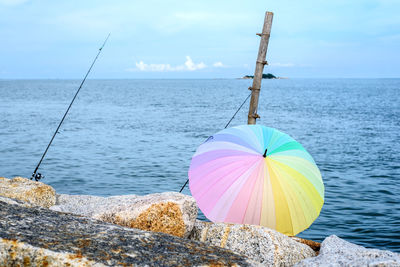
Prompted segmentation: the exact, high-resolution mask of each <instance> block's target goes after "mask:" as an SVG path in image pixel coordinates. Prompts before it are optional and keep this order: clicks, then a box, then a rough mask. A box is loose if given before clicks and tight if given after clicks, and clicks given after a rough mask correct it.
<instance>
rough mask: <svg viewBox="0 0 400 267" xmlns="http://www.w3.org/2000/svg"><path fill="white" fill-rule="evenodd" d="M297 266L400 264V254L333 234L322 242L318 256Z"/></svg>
mask: <svg viewBox="0 0 400 267" xmlns="http://www.w3.org/2000/svg"><path fill="white" fill-rule="evenodd" d="M295 266H332V267H333V266H337V267H339V266H354V267H355V266H360V267H361V266H400V254H398V253H394V252H391V251H387V250H379V249H367V248H364V247H362V246H359V245H355V244H352V243H350V242H347V241H345V240H343V239H340V238H339V237H337V236H335V235H331V236H329V237H327V238H325V240H324V241H323V242H322V244H321V249H320V252H319V255H318V256H317V257H314V258H309V259H305V260H303V261H301V262H299V263H298V264H296V265H295Z"/></svg>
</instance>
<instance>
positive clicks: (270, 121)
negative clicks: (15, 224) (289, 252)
mask: <svg viewBox="0 0 400 267" xmlns="http://www.w3.org/2000/svg"><path fill="white" fill-rule="evenodd" d="M79 83H80V81H79V80H0V101H1V104H0V176H5V177H13V176H17V175H18V176H24V177H30V176H31V174H32V172H33V170H34V168H35V167H36V165H37V163H38V161H39V160H40V157H41V155H42V153H43V152H44V150H45V148H46V146H47V144H48V142H49V141H50V138H51V136H52V134H53V132H54V130H55V129H56V127H57V125H58V123H59V121H60V119H61V118H62V116H63V114H64V112H65V110H66V109H67V107H68V104H69V102H70V101H71V99H72V97H73V95H74V94H75V91H76V90H77V87H78V86H79ZM250 85H251V80H238V79H226V80H224V79H223V80H89V81H87V83H86V84H85V86H84V87H83V89H82V90H81V93H80V94H79V96H78V98H77V100H76V101H75V103H74V105H73V106H72V108H71V110H70V113H69V114H68V116H67V118H66V120H65V122H64V124H63V125H62V127H61V129H60V131H59V134H57V136H56V138H55V140H54V142H53V144H52V146H51V147H50V149H49V151H48V154H47V156H46V157H45V159H44V161H43V162H42V164H41V166H40V169H39V172H41V173H42V174H43V175H44V176H45V178H44V179H43V182H45V183H48V184H49V185H51V186H53V187H54V188H55V189H56V191H57V192H58V193H66V194H90V195H100V196H110V195H122V194H139V195H143V194H149V193H155V192H164V191H179V190H180V188H181V186H182V185H183V184H184V183H185V181H186V179H187V171H188V167H189V164H190V160H191V157H192V155H193V153H194V152H195V150H196V148H197V146H199V145H200V144H201V143H202V142H204V141H205V139H207V138H208V137H209V136H210V135H212V134H213V133H216V132H218V131H219V130H221V129H223V128H224V127H225V125H226V123H227V122H228V121H229V119H230V118H231V117H232V115H233V114H234V112H235V111H236V109H237V108H238V107H239V106H240V104H241V103H242V102H243V101H244V99H245V98H246V97H247V96H248V94H249V93H250V91H248V90H247V88H248V87H249V86H250ZM399 103H400V79H288V80H263V86H262V89H261V94H260V101H259V109H258V113H259V115H260V116H261V118H260V119H259V120H258V121H257V123H258V124H263V125H266V126H269V127H274V128H277V129H279V130H281V131H283V132H285V133H287V134H289V135H291V136H292V137H293V138H295V139H296V140H297V141H299V142H300V143H301V144H302V145H303V146H304V147H305V148H306V149H307V150H308V152H309V153H310V154H311V155H312V156H313V158H314V159H315V161H316V163H317V165H318V166H319V168H320V170H321V173H322V177H323V180H324V184H325V204H324V206H323V208H322V211H321V214H320V216H319V218H318V219H317V220H316V221H315V222H314V224H312V226H311V227H310V228H309V229H308V230H306V231H304V232H303V233H301V234H300V236H301V237H303V238H308V239H312V240H315V241H321V240H323V238H324V237H326V236H328V235H331V234H335V235H338V236H339V237H341V238H344V239H346V240H349V241H351V242H354V243H356V244H360V245H363V246H366V247H374V248H380V249H390V250H392V251H397V252H400V104H399ZM247 112H248V102H247V103H246V104H245V105H244V107H243V108H242V110H240V111H239V113H238V114H237V115H236V117H235V119H234V120H233V121H232V122H231V125H230V126H235V125H240V124H246V123H247ZM183 192H184V193H185V194H190V191H189V189H188V188H187V187H186V188H185V190H184V191H183ZM200 217H201V218H202V219H205V218H204V216H203V215H200Z"/></svg>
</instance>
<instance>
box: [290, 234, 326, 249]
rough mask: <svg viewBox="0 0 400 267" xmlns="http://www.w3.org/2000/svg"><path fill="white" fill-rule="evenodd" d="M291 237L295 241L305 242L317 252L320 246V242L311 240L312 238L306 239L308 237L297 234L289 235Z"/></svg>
mask: <svg viewBox="0 0 400 267" xmlns="http://www.w3.org/2000/svg"><path fill="white" fill-rule="evenodd" d="M290 238H291V239H293V240H294V241H296V242H299V243H302V244H306V245H307V246H309V247H310V248H312V249H313V250H314V251H316V252H319V250H320V248H321V243H318V242H315V241H312V240H308V239H303V238H300V237H297V236H291V237H290Z"/></svg>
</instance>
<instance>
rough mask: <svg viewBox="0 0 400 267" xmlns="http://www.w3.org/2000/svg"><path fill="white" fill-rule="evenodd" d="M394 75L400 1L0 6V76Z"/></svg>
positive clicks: (171, 0)
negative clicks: (268, 21)
mask: <svg viewBox="0 0 400 267" xmlns="http://www.w3.org/2000/svg"><path fill="white" fill-rule="evenodd" d="M266 10H268V11H272V12H274V21H273V26H272V33H271V39H270V45H269V50H268V55H267V60H268V62H269V63H270V65H269V66H268V67H267V69H266V70H265V72H271V73H274V74H275V75H277V76H283V77H306V78H307V77H327V78H329V77H378V78H379V77H399V76H400V75H399V73H400V64H399V62H400V52H399V51H400V15H399V13H400V1H399V0H353V1H344V0H331V1H322V0H321V1H308V0H305V1H295V0H281V1H265V0H264V1H258V0H257V1H255V0H249V1H235V0H231V1H209V0H202V1H188V0H186V1H178V0H164V1H153V0H147V1H136V0H130V1H121V0H115V1H101V0H98V1H73V0H70V1H63V0H58V1H49V0H37V1H30V0H0V36H1V39H0V40H1V42H0V78H81V77H82V76H83V75H84V73H85V72H86V70H87V68H88V67H89V65H90V63H91V60H92V59H93V58H94V56H95V54H96V53H97V49H98V47H99V46H100V45H101V43H102V42H103V41H104V39H105V37H106V36H107V34H108V33H109V32H111V37H110V39H109V42H108V44H107V45H106V48H105V49H104V50H103V53H102V55H101V57H100V59H99V61H98V63H97V65H96V66H95V68H94V70H93V73H92V74H91V76H90V77H91V78H236V77H241V76H243V75H245V74H252V73H253V72H254V65H255V61H256V56H257V50H258V46H259V37H258V36H256V35H255V33H257V32H260V31H261V28H262V24H263V20H264V15H265V11H266Z"/></svg>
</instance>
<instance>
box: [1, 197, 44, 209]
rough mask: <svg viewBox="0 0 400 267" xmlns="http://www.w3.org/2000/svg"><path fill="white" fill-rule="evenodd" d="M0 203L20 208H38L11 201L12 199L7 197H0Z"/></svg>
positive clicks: (15, 200)
mask: <svg viewBox="0 0 400 267" xmlns="http://www.w3.org/2000/svg"><path fill="white" fill-rule="evenodd" d="M0 201H1V202H3V203H6V204H13V205H18V206H21V207H25V208H31V207H38V206H36V205H34V204H31V203H28V202H24V201H21V200H18V199H13V198H8V197H2V196H0Z"/></svg>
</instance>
